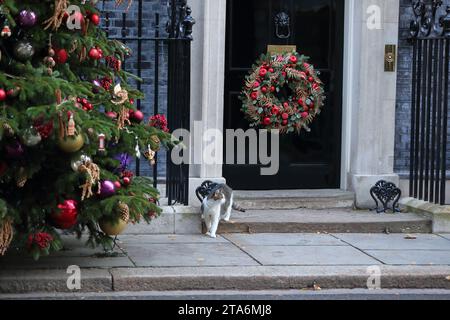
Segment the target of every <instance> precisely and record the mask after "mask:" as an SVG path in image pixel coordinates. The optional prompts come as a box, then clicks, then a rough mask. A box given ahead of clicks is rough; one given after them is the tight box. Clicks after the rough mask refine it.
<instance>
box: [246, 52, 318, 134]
mask: <svg viewBox="0 0 450 320" xmlns="http://www.w3.org/2000/svg"><path fill="white" fill-rule="evenodd" d="M308 59H309V58H308V57H306V56H304V55H300V54H298V53H297V52H292V53H286V54H276V55H271V54H267V55H262V56H261V58H260V59H259V61H258V62H257V63H256V65H254V66H253V68H252V71H251V72H250V74H249V75H248V76H247V77H246V81H245V87H244V89H243V92H242V95H241V100H242V102H243V105H242V111H243V112H244V113H245V115H246V119H247V120H249V122H250V126H251V127H260V128H264V129H268V130H270V129H278V130H280V133H292V132H297V133H300V131H301V130H302V129H305V130H307V131H309V127H308V125H309V124H310V123H311V122H312V121H313V120H314V119H315V117H316V116H317V115H318V114H319V113H320V110H321V108H322V106H323V104H324V100H325V95H324V88H323V83H322V81H321V80H320V79H319V72H318V71H316V70H315V69H314V67H313V66H312V65H311V64H309V63H308Z"/></svg>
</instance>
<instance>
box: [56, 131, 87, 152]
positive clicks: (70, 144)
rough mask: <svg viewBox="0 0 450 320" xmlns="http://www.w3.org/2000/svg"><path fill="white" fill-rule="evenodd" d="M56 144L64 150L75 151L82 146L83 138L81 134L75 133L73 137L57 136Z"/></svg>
mask: <svg viewBox="0 0 450 320" xmlns="http://www.w3.org/2000/svg"><path fill="white" fill-rule="evenodd" d="M58 146H59V148H60V149H61V150H62V151H64V152H67V153H75V152H77V151H80V150H81V148H83V146H84V138H83V136H82V135H81V134H77V135H75V136H73V137H65V138H59V140H58Z"/></svg>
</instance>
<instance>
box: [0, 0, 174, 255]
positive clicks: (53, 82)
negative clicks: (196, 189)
mask: <svg viewBox="0 0 450 320" xmlns="http://www.w3.org/2000/svg"><path fill="white" fill-rule="evenodd" d="M96 2H97V1H95V0H87V1H86V0H84V1H82V0H70V3H69V1H68V0H39V1H37V0H20V1H19V0H0V28H1V29H2V31H1V36H0V152H1V153H0V255H3V254H5V252H6V250H7V249H8V247H9V246H11V241H12V240H13V239H14V244H16V243H17V245H18V246H19V247H21V248H23V249H24V250H27V251H29V252H30V253H31V254H32V255H33V257H34V258H36V259H37V258H39V256H41V255H48V254H50V253H51V252H52V251H57V250H59V249H61V248H62V243H61V240H60V237H59V235H60V234H61V232H60V231H59V230H70V231H73V233H74V234H77V235H78V236H81V234H82V233H84V232H88V233H89V235H90V237H89V241H88V244H89V245H93V246H95V245H103V246H105V247H106V248H108V247H109V246H111V244H112V241H113V239H112V236H115V235H117V234H119V233H121V232H122V231H123V229H124V228H125V227H126V225H127V223H128V222H139V221H140V220H142V219H145V220H146V221H147V222H150V221H151V219H153V218H154V217H155V216H157V215H158V214H159V213H160V208H158V206H157V202H158V201H157V200H158V197H159V195H158V191H157V190H156V189H154V188H153V187H152V182H151V181H150V180H149V179H147V178H143V177H135V176H133V173H132V172H131V171H129V170H128V169H127V166H128V165H129V162H130V159H133V158H134V157H135V156H140V155H142V157H145V158H147V159H148V160H149V161H150V162H152V161H153V159H154V155H155V152H156V151H158V150H159V149H160V147H161V146H164V147H170V146H171V143H172V142H171V135H170V134H169V133H168V132H167V131H168V130H167V127H166V123H165V121H155V118H152V120H151V121H149V122H147V123H145V122H144V117H143V114H142V112H140V111H139V110H136V108H135V106H134V101H135V100H136V99H141V98H143V97H142V94H141V93H140V92H139V91H136V90H134V89H133V88H132V87H131V86H130V85H129V84H128V83H129V82H130V80H134V79H136V78H135V77H133V75H131V74H129V73H127V72H125V71H124V70H123V68H122V62H123V61H124V59H125V58H126V57H127V56H129V55H130V54H131V52H130V50H129V49H128V48H127V47H126V46H125V45H124V44H122V43H120V42H119V41H115V40H109V39H107V37H106V35H105V33H104V32H103V31H102V30H101V29H100V28H99V23H100V19H101V16H100V13H99V11H98V10H97V9H96V7H95V4H96ZM122 2H124V1H123V0H117V3H118V5H120V4H122ZM124 10H126V4H125V5H124ZM158 119H159V118H158ZM160 120H161V119H160ZM163 120H164V119H163ZM161 124H162V125H161Z"/></svg>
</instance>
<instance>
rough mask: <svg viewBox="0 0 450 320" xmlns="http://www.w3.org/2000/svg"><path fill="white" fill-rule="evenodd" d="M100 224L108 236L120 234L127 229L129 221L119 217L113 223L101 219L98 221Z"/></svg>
mask: <svg viewBox="0 0 450 320" xmlns="http://www.w3.org/2000/svg"><path fill="white" fill-rule="evenodd" d="M98 225H99V226H100V229H101V230H102V231H103V233H104V234H106V235H108V236H118V235H120V234H122V232H124V231H125V229H126V228H127V225H128V221H124V220H122V219H118V220H117V221H116V222H114V223H112V222H111V221H107V220H105V219H101V220H100V221H99V222H98Z"/></svg>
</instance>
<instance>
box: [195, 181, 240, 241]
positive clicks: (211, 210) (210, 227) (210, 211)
mask: <svg viewBox="0 0 450 320" xmlns="http://www.w3.org/2000/svg"><path fill="white" fill-rule="evenodd" d="M196 194H197V197H198V199H199V200H200V202H201V203H202V208H201V211H202V218H203V219H204V220H205V224H206V228H207V233H206V235H208V236H210V237H212V238H215V237H216V232H217V228H218V226H219V222H220V220H225V221H230V218H231V211H232V210H233V209H234V210H237V211H240V212H245V210H244V209H242V208H241V207H239V206H238V205H237V204H235V203H234V192H233V190H232V189H231V188H230V187H229V186H227V185H226V184H217V183H214V182H211V181H205V182H203V184H202V185H201V186H200V187H199V188H198V189H197V190H196Z"/></svg>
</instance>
